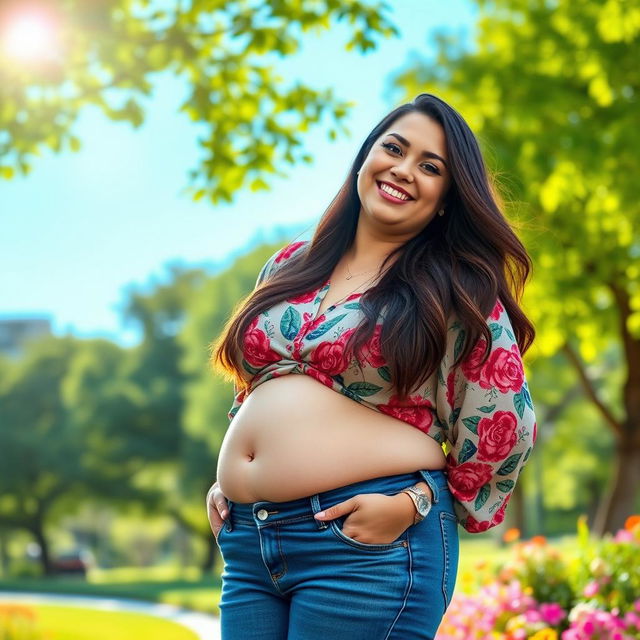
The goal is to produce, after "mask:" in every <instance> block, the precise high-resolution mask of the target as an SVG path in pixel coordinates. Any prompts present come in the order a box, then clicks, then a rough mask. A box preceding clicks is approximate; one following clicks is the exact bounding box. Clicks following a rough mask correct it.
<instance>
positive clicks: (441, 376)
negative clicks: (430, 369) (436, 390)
mask: <svg viewBox="0 0 640 640" xmlns="http://www.w3.org/2000/svg"><path fill="white" fill-rule="evenodd" d="M438 383H439V384H441V385H442V386H443V387H444V386H445V384H447V383H446V382H445V381H444V376H443V375H442V369H441V368H440V367H438Z"/></svg>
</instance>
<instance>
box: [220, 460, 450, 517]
mask: <svg viewBox="0 0 640 640" xmlns="http://www.w3.org/2000/svg"><path fill="white" fill-rule="evenodd" d="M422 481H424V482H426V483H427V485H428V486H429V488H430V489H431V491H432V493H433V503H434V504H437V503H438V500H439V497H440V492H441V491H443V490H446V489H447V475H446V473H445V472H444V471H441V470H424V469H421V470H420V471H415V472H413V473H401V474H396V475H392V476H382V477H380V478H371V479H368V480H362V481H360V482H354V483H352V484H348V485H345V486H343V487H338V488H336V489H331V490H329V491H322V492H320V493H317V494H314V495H312V496H307V497H304V498H298V499H296V500H288V501H285V502H269V501H267V500H261V501H258V502H233V501H232V500H228V501H227V502H228V504H229V513H230V515H229V516H228V518H227V520H230V523H236V522H245V523H256V524H260V525H261V526H267V525H269V524H272V523H274V522H280V523H282V522H283V521H291V520H296V519H299V518H302V517H308V516H309V515H310V514H313V513H317V512H318V511H320V510H322V509H326V508H328V507H331V506H333V505H334V504H337V503H338V502H342V501H344V500H347V499H349V498H351V497H352V496H354V495H357V494H358V493H387V494H389V495H394V494H396V493H399V492H400V491H402V489H405V488H406V487H409V486H411V485H412V484H415V483H417V482H422ZM230 523H228V524H230ZM319 524H320V526H327V523H326V522H319Z"/></svg>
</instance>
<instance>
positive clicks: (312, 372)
mask: <svg viewBox="0 0 640 640" xmlns="http://www.w3.org/2000/svg"><path fill="white" fill-rule="evenodd" d="M305 373H306V374H307V375H309V376H310V377H312V378H315V379H316V380H317V381H318V382H322V384H323V385H325V386H327V387H329V388H330V389H333V378H332V377H331V376H328V375H327V374H326V373H323V372H322V371H318V370H317V369H314V368H313V367H307V369H306V371H305Z"/></svg>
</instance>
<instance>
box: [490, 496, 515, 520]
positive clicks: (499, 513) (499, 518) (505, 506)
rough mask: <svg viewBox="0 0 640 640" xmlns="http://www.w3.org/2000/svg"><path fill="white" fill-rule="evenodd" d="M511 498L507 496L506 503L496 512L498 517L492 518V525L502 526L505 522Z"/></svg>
mask: <svg viewBox="0 0 640 640" xmlns="http://www.w3.org/2000/svg"><path fill="white" fill-rule="evenodd" d="M510 497H511V496H507V498H506V499H505V501H504V502H503V503H502V505H500V508H499V509H498V510H497V511H496V515H495V516H493V518H491V525H492V526H493V525H494V524H500V523H501V522H502V521H503V520H504V512H505V511H506V509H507V504H508V503H509V498H510Z"/></svg>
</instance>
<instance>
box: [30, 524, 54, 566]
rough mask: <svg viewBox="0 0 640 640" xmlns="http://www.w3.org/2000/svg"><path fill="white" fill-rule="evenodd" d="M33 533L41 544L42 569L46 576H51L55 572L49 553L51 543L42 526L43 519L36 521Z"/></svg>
mask: <svg viewBox="0 0 640 640" xmlns="http://www.w3.org/2000/svg"><path fill="white" fill-rule="evenodd" d="M31 533H33V535H34V537H35V539H36V542H37V543H38V545H39V546H40V564H41V565H42V571H43V572H44V575H45V576H50V575H51V574H52V573H53V568H52V566H51V556H50V553H49V543H48V542H47V539H46V538H45V535H44V529H43V526H42V521H36V522H35V523H34V525H33V528H32V529H31Z"/></svg>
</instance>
